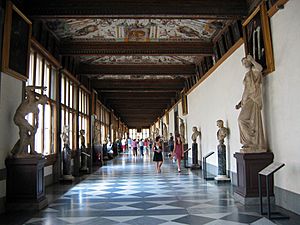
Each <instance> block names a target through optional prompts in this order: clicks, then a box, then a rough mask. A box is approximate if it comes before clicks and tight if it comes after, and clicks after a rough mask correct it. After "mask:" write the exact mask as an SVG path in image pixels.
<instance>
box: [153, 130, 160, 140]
mask: <svg viewBox="0 0 300 225" xmlns="http://www.w3.org/2000/svg"><path fill="white" fill-rule="evenodd" d="M157 136H159V128H157V127H156V128H155V129H154V138H153V139H155V138H156V137H157Z"/></svg>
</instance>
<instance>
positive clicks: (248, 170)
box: [234, 152, 274, 205]
mask: <svg viewBox="0 0 300 225" xmlns="http://www.w3.org/2000/svg"><path fill="white" fill-rule="evenodd" d="M234 157H235V158H236V163H237V183H238V184H237V187H236V190H235V193H234V197H235V199H236V200H238V201H240V202H241V203H243V204H245V205H250V204H258V203H259V196H258V172H259V171H261V170H262V169H263V168H265V167H267V166H268V165H269V164H271V163H272V162H273V159H274V155H273V153H272V152H263V153H239V152H237V153H235V154H234ZM262 189H263V190H262V194H263V196H265V195H266V183H265V180H263V181H262ZM273 190H274V184H273V178H272V179H271V184H270V194H271V195H274V193H273Z"/></svg>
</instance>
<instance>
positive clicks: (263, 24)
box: [242, 2, 275, 74]
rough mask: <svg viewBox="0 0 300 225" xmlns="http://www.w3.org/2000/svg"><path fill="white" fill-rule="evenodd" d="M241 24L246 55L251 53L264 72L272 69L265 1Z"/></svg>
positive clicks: (272, 61)
mask: <svg viewBox="0 0 300 225" xmlns="http://www.w3.org/2000/svg"><path fill="white" fill-rule="evenodd" d="M242 25H243V39H244V43H245V52H246V55H248V54H250V55H252V57H253V58H254V59H255V60H256V61H257V62H258V63H259V64H261V65H262V67H263V73H264V74H268V73H270V72H272V71H274V70H275V65H274V59H273V50H272V41H271V33H270V24H269V18H268V15H267V8H266V4H265V2H263V3H261V4H260V5H259V6H258V7H257V8H256V9H255V10H254V12H253V13H252V14H251V15H250V16H249V17H248V18H247V19H246V20H245V21H244V22H243V24H242Z"/></svg>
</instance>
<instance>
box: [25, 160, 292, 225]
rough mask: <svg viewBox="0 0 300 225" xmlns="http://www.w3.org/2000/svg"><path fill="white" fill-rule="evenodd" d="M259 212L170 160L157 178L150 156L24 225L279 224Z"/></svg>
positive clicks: (111, 168)
mask: <svg viewBox="0 0 300 225" xmlns="http://www.w3.org/2000/svg"><path fill="white" fill-rule="evenodd" d="M257 208H258V207H247V208H245V207H244V206H242V205H241V204H239V203H237V202H235V201H234V200H233V198H232V188H231V186H230V185H228V184H226V185H224V184H223V185H216V184H215V183H214V182H206V181H204V180H203V179H202V178H201V176H199V175H198V174H197V173H194V172H191V171H189V170H187V169H183V170H182V172H181V173H180V174H179V173H178V172H177V171H176V166H175V164H172V162H170V160H168V159H166V160H165V162H164V164H163V167H162V173H160V174H157V173H156V172H155V169H154V164H153V162H152V161H151V158H150V157H149V156H147V155H146V156H144V158H141V157H137V158H132V157H131V156H129V155H123V156H120V157H118V158H117V159H115V160H112V161H110V162H108V165H107V166H104V167H102V168H100V169H99V170H98V171H96V172H95V173H94V174H92V175H90V176H88V177H87V179H85V180H83V181H82V182H81V183H79V184H77V185H76V186H74V187H73V188H71V189H70V190H69V191H67V192H66V193H65V194H64V195H63V196H62V197H60V198H58V199H57V200H56V201H54V202H53V203H51V204H50V205H49V207H48V208H46V209H45V210H43V211H41V212H39V213H38V214H36V215H34V217H33V218H31V219H29V220H28V221H26V222H25V224H26V225H40V224H43V225H62V224H80V225H94V224H95V225H98V224H104V225H112V224H123V225H138V224H142V225H158V224H160V225H167V224H169V225H180V224H197V225H199V224H206V225H238V224H252V225H271V224H274V223H273V222H271V221H269V220H267V219H265V218H263V217H262V216H260V215H259V214H258V213H257V210H258V209H257ZM281 224H285V223H284V221H282V223H281ZM286 224H290V223H286ZM295 224H296V223H295Z"/></svg>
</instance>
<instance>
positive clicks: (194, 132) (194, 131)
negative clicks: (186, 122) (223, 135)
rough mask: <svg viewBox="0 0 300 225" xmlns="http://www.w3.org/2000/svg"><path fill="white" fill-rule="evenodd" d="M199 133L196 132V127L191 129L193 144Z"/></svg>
mask: <svg viewBox="0 0 300 225" xmlns="http://www.w3.org/2000/svg"><path fill="white" fill-rule="evenodd" d="M200 134H201V132H200V131H198V129H197V127H193V134H192V137H191V138H192V141H193V143H196V142H197V137H198V136H200Z"/></svg>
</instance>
